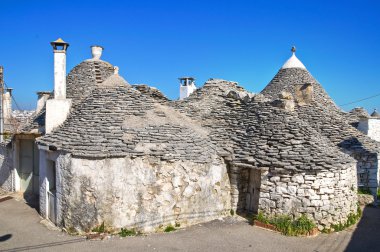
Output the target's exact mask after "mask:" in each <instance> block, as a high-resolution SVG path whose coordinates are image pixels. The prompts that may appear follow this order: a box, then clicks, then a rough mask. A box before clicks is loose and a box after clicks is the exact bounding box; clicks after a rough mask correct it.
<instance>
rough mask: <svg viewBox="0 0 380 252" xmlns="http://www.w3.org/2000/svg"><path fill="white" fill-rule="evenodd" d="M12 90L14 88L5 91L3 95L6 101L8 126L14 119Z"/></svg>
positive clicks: (5, 114)
mask: <svg viewBox="0 0 380 252" xmlns="http://www.w3.org/2000/svg"><path fill="white" fill-rule="evenodd" d="M12 90H13V88H7V89H5V93H4V94H3V99H4V123H5V124H8V123H9V122H10V119H11V117H12Z"/></svg>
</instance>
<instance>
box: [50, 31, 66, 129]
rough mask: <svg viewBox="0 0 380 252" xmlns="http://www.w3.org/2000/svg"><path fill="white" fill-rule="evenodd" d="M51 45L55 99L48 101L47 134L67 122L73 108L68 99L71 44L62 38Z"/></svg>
mask: <svg viewBox="0 0 380 252" xmlns="http://www.w3.org/2000/svg"><path fill="white" fill-rule="evenodd" d="M50 44H51V45H52V47H53V50H54V99H50V100H47V101H46V120H45V121H46V122H45V132H46V133H50V132H51V131H53V130H54V129H55V128H57V127H58V126H60V125H61V124H62V123H63V122H64V121H65V120H66V118H67V116H68V114H69V112H70V107H71V100H70V99H66V51H67V48H68V47H69V44H68V43H66V42H65V41H63V40H62V39H60V38H59V39H57V40H56V41H53V42H51V43H50Z"/></svg>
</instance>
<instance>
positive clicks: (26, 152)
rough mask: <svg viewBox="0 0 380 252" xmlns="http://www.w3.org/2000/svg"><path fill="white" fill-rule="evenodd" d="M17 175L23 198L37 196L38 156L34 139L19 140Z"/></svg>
mask: <svg viewBox="0 0 380 252" xmlns="http://www.w3.org/2000/svg"><path fill="white" fill-rule="evenodd" d="M19 150H20V151H19V165H18V174H19V177H20V191H21V192H22V193H23V194H24V197H32V198H33V197H37V198H38V195H39V154H38V148H37V144H36V143H35V141H34V139H33V140H32V139H20V149H19Z"/></svg>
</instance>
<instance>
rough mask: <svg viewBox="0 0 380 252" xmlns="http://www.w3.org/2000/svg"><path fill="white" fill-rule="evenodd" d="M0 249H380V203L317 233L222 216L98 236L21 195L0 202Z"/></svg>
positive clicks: (318, 251) (315, 250) (314, 251)
mask: <svg viewBox="0 0 380 252" xmlns="http://www.w3.org/2000/svg"><path fill="white" fill-rule="evenodd" d="M0 251H215V252H216V251H312V252H322V251H334V252H335V251H366V252H369V251H380V209H379V208H372V207H367V208H365V209H364V214H363V218H362V219H361V221H360V222H359V223H358V225H357V226H355V227H352V228H350V229H348V230H346V231H343V232H339V233H333V234H329V235H326V234H320V235H319V236H317V237H286V236H283V235H280V234H278V233H274V232H271V231H267V230H263V229H260V228H258V227H253V226H251V225H248V224H247V223H246V222H245V221H244V220H242V219H237V218H232V217H231V218H227V219H225V220H216V221H212V222H209V223H206V224H202V225H195V226H192V227H189V228H185V229H181V230H178V231H175V232H171V233H159V234H150V235H147V236H137V237H126V238H120V237H118V236H113V237H111V238H109V239H106V240H102V241H97V240H96V241H93V240H86V239H85V238H82V237H78V236H70V235H67V234H66V233H63V232H61V231H58V230H56V229H55V228H53V227H50V228H49V225H48V224H46V221H44V220H42V219H41V218H40V216H39V215H38V213H37V211H36V210H35V209H34V208H31V207H30V206H28V205H27V204H25V203H24V202H23V201H22V200H17V199H9V200H5V201H2V202H0Z"/></svg>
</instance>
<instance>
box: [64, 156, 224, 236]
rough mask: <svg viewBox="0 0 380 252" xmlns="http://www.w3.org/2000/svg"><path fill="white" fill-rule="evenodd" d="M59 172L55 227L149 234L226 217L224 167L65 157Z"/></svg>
mask: <svg viewBox="0 0 380 252" xmlns="http://www.w3.org/2000/svg"><path fill="white" fill-rule="evenodd" d="M70 159H71V160H70V162H66V161H65V162H64V163H65V165H63V166H60V164H58V167H60V169H62V170H61V171H60V172H59V173H60V174H61V176H62V182H63V184H62V196H64V199H62V201H60V202H61V206H59V208H60V209H61V216H60V217H59V218H60V219H61V221H60V223H61V225H63V226H65V227H66V228H75V229H77V230H81V231H88V230H90V229H91V228H92V227H94V226H96V225H98V224H100V223H102V222H103V221H104V223H105V224H106V225H108V226H112V227H115V228H121V227H127V228H138V229H142V230H143V231H145V232H149V231H153V230H154V229H155V228H157V227H158V226H159V225H168V224H170V223H172V224H174V223H175V222H179V223H180V224H181V226H186V225H188V224H194V223H197V222H202V221H207V220H212V219H215V218H218V217H220V216H223V215H225V214H227V213H229V210H230V208H231V206H230V202H231V199H230V183H229V179H228V174H227V169H226V165H225V163H224V162H223V161H222V160H221V159H220V158H218V157H214V158H213V159H212V160H210V163H206V164H199V163H193V162H190V161H176V162H165V161H161V160H160V159H157V158H152V157H138V158H134V159H131V158H110V159H81V158H70Z"/></svg>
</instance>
